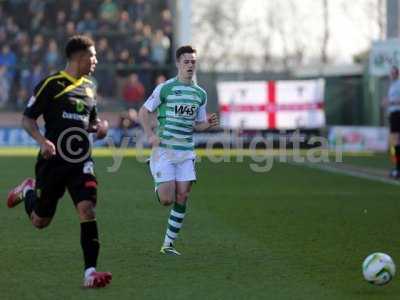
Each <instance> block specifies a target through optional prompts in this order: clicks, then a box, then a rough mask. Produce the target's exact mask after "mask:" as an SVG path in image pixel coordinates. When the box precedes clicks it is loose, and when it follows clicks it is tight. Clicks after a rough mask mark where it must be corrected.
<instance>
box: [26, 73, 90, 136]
mask: <svg viewBox="0 0 400 300" xmlns="http://www.w3.org/2000/svg"><path fill="white" fill-rule="evenodd" d="M95 90H96V89H95V85H94V83H93V82H92V81H91V80H89V79H88V78H86V77H81V78H74V77H72V76H71V75H69V74H68V73H66V72H65V71H60V72H57V73H55V74H52V75H50V76H48V77H46V78H44V79H43V80H42V81H41V82H40V83H39V84H38V85H37V86H36V87H35V89H34V93H33V95H32V97H31V98H30V99H29V102H28V104H27V106H26V108H25V111H24V115H25V116H27V117H28V118H31V119H35V120H36V119H37V118H38V117H39V116H41V115H42V116H43V119H44V122H45V136H46V138H47V139H49V140H50V141H52V142H53V143H57V140H58V138H59V136H60V135H61V134H62V133H63V132H64V131H65V130H67V129H69V128H79V129H83V130H87V128H88V126H89V124H90V123H91V122H93V121H95V120H96V119H97V108H96V99H95Z"/></svg>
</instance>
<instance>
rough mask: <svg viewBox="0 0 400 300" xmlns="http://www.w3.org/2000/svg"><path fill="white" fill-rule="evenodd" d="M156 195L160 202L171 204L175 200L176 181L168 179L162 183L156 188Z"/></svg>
mask: <svg viewBox="0 0 400 300" xmlns="http://www.w3.org/2000/svg"><path fill="white" fill-rule="evenodd" d="M155 192H156V195H157V198H158V200H159V201H160V203H161V204H162V205H164V206H169V205H171V204H172V203H174V202H175V193H176V187H175V181H167V182H162V183H160V184H159V185H158V186H157V188H156V191H155Z"/></svg>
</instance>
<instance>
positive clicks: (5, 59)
mask: <svg viewBox="0 0 400 300" xmlns="http://www.w3.org/2000/svg"><path fill="white" fill-rule="evenodd" d="M16 63H17V57H16V55H15V53H14V52H13V51H12V50H11V48H10V46H9V45H8V44H5V45H3V47H2V48H1V53H0V66H5V67H6V72H5V73H4V74H3V76H7V80H8V82H12V80H13V78H14V75H15V67H16Z"/></svg>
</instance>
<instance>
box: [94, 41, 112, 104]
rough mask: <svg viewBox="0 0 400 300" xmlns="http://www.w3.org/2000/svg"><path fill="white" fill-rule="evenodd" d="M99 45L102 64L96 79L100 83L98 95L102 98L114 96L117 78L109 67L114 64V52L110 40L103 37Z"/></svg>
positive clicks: (97, 71) (98, 52)
mask: <svg viewBox="0 0 400 300" xmlns="http://www.w3.org/2000/svg"><path fill="white" fill-rule="evenodd" d="M96 44H97V49H96V50H97V57H98V60H99V61H101V62H102V64H101V65H100V66H99V67H97V70H96V79H97V80H98V81H99V85H98V89H99V90H98V93H99V94H100V95H101V96H103V97H104V96H106V97H109V96H112V95H113V91H114V90H115V76H114V74H113V71H112V70H110V69H109V66H110V65H111V64H113V62H114V59H115V58H114V52H113V50H112V49H111V48H110V47H109V44H108V40H107V39H106V38H105V37H102V38H100V39H99V40H98V42H97V43H96Z"/></svg>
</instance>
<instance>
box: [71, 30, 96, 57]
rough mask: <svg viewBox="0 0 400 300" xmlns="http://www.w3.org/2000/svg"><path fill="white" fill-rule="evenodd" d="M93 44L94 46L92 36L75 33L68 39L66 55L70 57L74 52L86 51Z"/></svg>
mask: <svg viewBox="0 0 400 300" xmlns="http://www.w3.org/2000/svg"><path fill="white" fill-rule="evenodd" d="M92 46H94V42H93V40H92V39H91V38H90V37H87V36H84V35H74V36H73V37H71V38H70V39H69V40H68V43H67V46H66V47H65V55H66V56H67V58H68V59H70V58H71V57H72V55H73V54H74V53H77V52H79V51H86V50H88V49H89V48H90V47H92Z"/></svg>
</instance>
